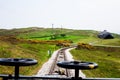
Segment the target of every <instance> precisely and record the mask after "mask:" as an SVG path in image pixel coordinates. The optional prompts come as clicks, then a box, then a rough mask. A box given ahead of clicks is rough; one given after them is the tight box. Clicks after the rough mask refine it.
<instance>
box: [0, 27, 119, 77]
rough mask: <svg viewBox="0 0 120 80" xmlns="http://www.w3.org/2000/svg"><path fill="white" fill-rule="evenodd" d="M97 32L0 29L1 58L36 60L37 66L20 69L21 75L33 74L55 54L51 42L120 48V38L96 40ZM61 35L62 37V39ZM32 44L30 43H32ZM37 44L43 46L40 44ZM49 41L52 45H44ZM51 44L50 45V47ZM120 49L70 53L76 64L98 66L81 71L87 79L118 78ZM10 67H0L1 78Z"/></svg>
mask: <svg viewBox="0 0 120 80" xmlns="http://www.w3.org/2000/svg"><path fill="white" fill-rule="evenodd" d="M98 33H99V32H98V31H94V30H72V29H60V28H55V29H54V30H53V29H51V28H37V27H32V28H21V29H12V30H5V29H0V45H1V46H0V58H33V59H36V60H38V64H37V65H36V66H31V67H22V68H20V73H21V74H22V75H33V74H36V73H37V71H38V70H39V69H40V67H41V66H42V64H43V63H44V62H46V61H47V60H48V59H49V58H50V56H49V55H48V53H47V52H48V50H51V51H52V52H53V51H55V50H57V49H58V47H56V43H55V42H53V41H57V40H58V41H59V40H60V41H61V40H69V41H72V42H73V44H74V45H76V44H77V43H92V44H93V45H111V46H120V35H118V34H115V33H113V35H114V37H115V38H114V39H107V40H104V39H99V38H97V34H98ZM63 34H64V36H63ZM31 40H32V41H33V42H31ZM40 41H42V42H44V43H39V42H40ZM49 41H51V43H47V42H49ZM52 43H53V44H52ZM119 52H120V49H113V48H108V49H104V47H101V48H99V49H95V50H87V49H81V50H76V49H75V50H72V51H71V53H72V54H73V56H74V59H75V60H82V61H92V62H96V63H98V64H99V67H98V69H96V70H90V71H84V73H85V74H86V75H87V77H115V78H117V77H120V76H119V73H120V59H119V58H120V53H119ZM13 70H14V68H13V67H6V66H0V74H13Z"/></svg>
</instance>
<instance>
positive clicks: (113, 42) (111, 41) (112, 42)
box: [96, 38, 120, 46]
mask: <svg viewBox="0 0 120 80" xmlns="http://www.w3.org/2000/svg"><path fill="white" fill-rule="evenodd" d="M96 44H103V45H113V46H120V39H119V38H115V39H98V42H97V43H96Z"/></svg>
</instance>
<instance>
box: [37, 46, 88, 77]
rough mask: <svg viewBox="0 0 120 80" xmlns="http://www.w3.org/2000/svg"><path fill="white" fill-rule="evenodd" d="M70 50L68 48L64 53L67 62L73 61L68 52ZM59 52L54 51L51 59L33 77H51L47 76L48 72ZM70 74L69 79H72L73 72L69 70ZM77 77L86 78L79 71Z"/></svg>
mask: <svg viewBox="0 0 120 80" xmlns="http://www.w3.org/2000/svg"><path fill="white" fill-rule="evenodd" d="M71 49H73V48H69V49H67V50H66V51H65V54H66V58H67V61H74V59H73V56H72V55H71V53H70V52H69V51H70V50H71ZM59 50H60V49H59ZM59 50H57V51H55V52H54V53H53V54H52V56H51V58H50V59H49V60H48V61H47V62H46V63H44V64H43V66H42V68H41V69H40V70H39V71H38V73H37V74H36V75H35V76H40V77H43V76H51V75H49V71H50V68H51V66H52V64H53V62H54V60H55V57H56V55H57V53H58V51H59ZM70 74H72V75H71V77H74V74H75V73H74V70H70ZM52 76H53V75H52ZM79 77H82V78H85V77H86V76H85V75H84V74H83V73H82V72H81V71H79Z"/></svg>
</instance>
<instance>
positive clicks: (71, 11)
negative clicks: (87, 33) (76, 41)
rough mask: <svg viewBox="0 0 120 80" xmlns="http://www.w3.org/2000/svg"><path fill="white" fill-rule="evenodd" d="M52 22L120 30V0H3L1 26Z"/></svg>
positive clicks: (32, 25) (54, 25) (16, 26)
mask: <svg viewBox="0 0 120 80" xmlns="http://www.w3.org/2000/svg"><path fill="white" fill-rule="evenodd" d="M52 24H53V27H54V28H61V27H62V28H69V29H84V30H85V29H86V30H97V31H103V30H107V31H108V32H113V33H118V34H120V0H0V29H13V28H26V27H45V28H51V27H52Z"/></svg>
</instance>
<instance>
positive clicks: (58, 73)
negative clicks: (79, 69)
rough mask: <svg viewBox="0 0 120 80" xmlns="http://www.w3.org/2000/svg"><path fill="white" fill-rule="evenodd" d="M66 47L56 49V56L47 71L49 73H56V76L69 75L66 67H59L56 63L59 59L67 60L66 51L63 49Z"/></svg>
mask: <svg viewBox="0 0 120 80" xmlns="http://www.w3.org/2000/svg"><path fill="white" fill-rule="evenodd" d="M66 49H68V48H62V49H60V50H59V51H58V53H57V56H56V58H55V60H54V62H53V64H52V66H51V69H50V71H49V75H56V76H61V77H69V76H70V72H69V70H68V69H64V68H60V67H58V66H57V65H56V63H57V62H59V61H67V59H66V55H65V54H66V53H65V50H66Z"/></svg>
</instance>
